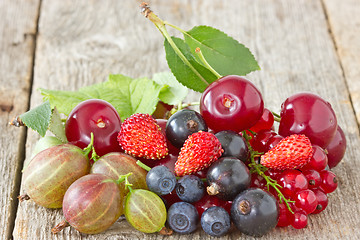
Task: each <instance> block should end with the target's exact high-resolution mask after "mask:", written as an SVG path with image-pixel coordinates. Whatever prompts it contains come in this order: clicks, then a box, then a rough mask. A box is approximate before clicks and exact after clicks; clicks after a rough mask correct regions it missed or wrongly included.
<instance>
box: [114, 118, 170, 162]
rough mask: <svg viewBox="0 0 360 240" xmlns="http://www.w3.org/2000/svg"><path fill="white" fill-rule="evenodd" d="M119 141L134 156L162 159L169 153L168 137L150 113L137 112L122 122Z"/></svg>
mask: <svg viewBox="0 0 360 240" xmlns="http://www.w3.org/2000/svg"><path fill="white" fill-rule="evenodd" d="M117 139H118V142H119V144H120V146H121V147H122V149H123V150H124V151H125V152H126V153H127V154H130V155H132V156H134V157H142V158H147V159H160V158H163V157H165V156H166V155H167V154H168V149H167V145H166V138H165V136H164V134H162V133H161V130H160V127H159V125H157V123H156V121H155V119H154V118H153V117H151V116H150V115H149V114H143V113H136V114H133V115H131V116H130V117H128V118H127V119H125V120H124V122H123V123H122V124H121V129H120V132H119V134H118V137H117Z"/></svg>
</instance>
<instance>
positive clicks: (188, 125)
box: [166, 109, 208, 149]
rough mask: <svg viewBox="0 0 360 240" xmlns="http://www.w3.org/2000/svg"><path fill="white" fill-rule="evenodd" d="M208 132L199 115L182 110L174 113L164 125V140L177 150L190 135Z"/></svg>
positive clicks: (191, 111) (192, 111)
mask: <svg viewBox="0 0 360 240" xmlns="http://www.w3.org/2000/svg"><path fill="white" fill-rule="evenodd" d="M199 131H204V132H207V131H208V127H207V125H206V123H205V121H204V119H203V118H202V116H201V115H200V113H198V112H196V111H194V110H190V109H183V110H180V111H178V112H176V113H174V114H173V115H172V116H171V117H170V118H169V120H168V121H167V123H166V138H167V139H168V140H169V141H170V142H171V144H172V145H174V146H175V147H177V148H179V149H180V148H181V147H182V145H183V144H184V142H185V140H186V139H187V138H188V136H190V135H191V134H193V133H195V132H199Z"/></svg>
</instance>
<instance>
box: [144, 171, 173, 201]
mask: <svg viewBox="0 0 360 240" xmlns="http://www.w3.org/2000/svg"><path fill="white" fill-rule="evenodd" d="M146 184H147V186H148V188H149V190H150V191H152V192H154V193H156V194H158V195H166V194H169V193H171V192H172V191H173V190H174V188H175V185H176V177H175V175H174V173H172V172H171V171H170V170H169V168H167V167H166V166H162V165H159V166H156V167H153V168H152V169H151V170H150V171H149V172H148V173H147V175H146Z"/></svg>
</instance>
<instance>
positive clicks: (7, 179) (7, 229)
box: [0, 0, 39, 239]
mask: <svg viewBox="0 0 360 240" xmlns="http://www.w3.org/2000/svg"><path fill="white" fill-rule="evenodd" d="M38 4H39V1H38V0H32V1H26V2H23V1H17V0H16V1H0V15H1V21H0V32H1V34H0V52H1V54H0V66H1V67H0V96H1V99H0V132H1V136H0V145H1V148H0V161H1V165H0V171H1V182H0V206H1V210H0V211H1V212H0V225H1V226H2V227H1V228H0V236H1V237H0V238H1V239H6V238H9V237H11V235H12V230H13V227H14V219H15V215H16V208H17V199H16V197H17V194H18V192H19V186H20V170H21V166H22V163H23V160H24V158H25V155H24V154H25V152H24V151H25V148H24V145H25V136H26V131H25V129H22V130H19V129H16V128H14V127H10V126H9V125H8V122H9V121H11V119H12V117H14V116H16V115H19V114H20V113H23V112H24V111H26V110H27V107H28V105H29V96H30V87H31V78H32V69H33V68H32V67H33V50H34V43H35V41H34V39H35V34H36V24H37V23H36V22H37V15H38Z"/></svg>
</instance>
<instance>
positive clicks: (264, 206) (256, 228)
mask: <svg viewBox="0 0 360 240" xmlns="http://www.w3.org/2000/svg"><path fill="white" fill-rule="evenodd" d="M278 217H279V207H278V204H277V201H276V199H275V198H274V196H272V194H270V193H267V192H265V191H264V190H262V189H259V188H249V189H247V190H245V191H243V192H242V193H240V194H239V195H238V196H236V198H235V199H234V201H233V202H232V205H231V219H232V221H233V222H234V224H235V226H236V227H237V228H238V229H239V230H240V232H242V233H245V234H247V235H251V236H255V237H260V236H263V235H264V234H266V233H268V232H269V231H270V230H271V229H273V228H275V227H276V224H277V222H278Z"/></svg>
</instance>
